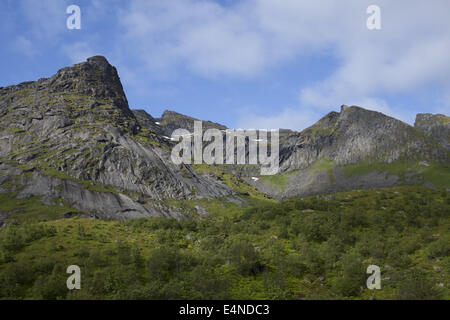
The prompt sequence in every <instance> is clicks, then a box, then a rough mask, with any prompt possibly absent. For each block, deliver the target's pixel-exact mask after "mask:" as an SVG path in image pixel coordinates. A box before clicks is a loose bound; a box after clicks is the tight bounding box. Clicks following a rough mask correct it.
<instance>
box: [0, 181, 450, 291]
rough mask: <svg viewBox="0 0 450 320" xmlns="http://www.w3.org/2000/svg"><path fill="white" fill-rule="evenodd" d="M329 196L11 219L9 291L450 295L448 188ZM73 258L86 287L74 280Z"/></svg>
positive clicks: (5, 245) (3, 267)
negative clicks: (161, 214) (377, 280)
mask: <svg viewBox="0 0 450 320" xmlns="http://www.w3.org/2000/svg"><path fill="white" fill-rule="evenodd" d="M327 199H329V200H325V197H309V198H305V199H303V200H301V199H294V200H288V201H283V202H275V201H260V202H259V203H256V202H255V203H254V204H253V206H251V207H249V206H244V205H237V204H223V203H220V201H218V200H217V201H215V202H212V203H186V204H185V205H186V206H187V207H189V206H191V207H192V206H195V205H197V204H201V205H204V206H208V205H209V206H210V207H209V209H210V215H208V216H206V217H196V218H192V219H184V220H175V219H168V218H153V219H143V220H135V221H127V222H118V221H100V220H92V219H81V218H71V219H62V220H54V221H45V222H39V223H33V224H27V223H25V224H22V225H20V226H14V225H10V226H8V227H7V228H6V229H2V230H0V298H14V299H23V298H25V299H35V298H44V299H56V298H62V299H116V298H120V299H223V298H227V299H299V298H306V299H311V298H325V299H337V298H343V299H368V298H370V297H375V298H376V299H395V298H402V299H409V298H411V299H414V298H416V299H417V298H418V299H426V298H440V299H449V298H450V291H449V289H448V283H449V280H450V274H449V272H450V257H449V253H450V241H449V240H450V239H449V228H450V219H449V214H450V193H449V192H447V191H434V190H430V189H426V188H422V187H396V188H388V189H380V190H357V191H352V192H344V193H338V194H335V195H332V196H331V197H328V198H327ZM213 209H214V210H213ZM73 264H75V265H78V266H80V268H81V272H82V274H81V277H82V284H81V287H82V289H81V290H75V291H69V290H67V288H66V279H67V277H68V275H67V274H66V273H65V271H66V268H67V266H69V265H73ZM370 264H375V265H378V266H379V267H380V268H381V272H382V278H383V279H384V280H382V289H381V290H374V291H371V290H368V289H367V288H366V286H365V281H366V279H367V277H368V275H367V274H366V273H365V271H366V268H367V266H368V265H370ZM441 284H442V287H441V286H440V285H441Z"/></svg>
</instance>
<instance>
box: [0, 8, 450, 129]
mask: <svg viewBox="0 0 450 320" xmlns="http://www.w3.org/2000/svg"><path fill="white" fill-rule="evenodd" d="M428 2H431V3H428ZM71 4H75V5H78V6H79V7H80V8H81V30H69V29H67V27H66V19H67V17H68V16H69V15H68V14H66V8H67V6H69V5H71ZM372 4H376V5H378V6H379V7H380V9H381V30H368V28H367V27H366V20H367V18H368V17H369V15H368V14H367V13H366V9H367V7H368V6H369V5H372ZM449 9H450V2H449V1H448V0H434V1H418V0H396V1H393V0H390V1H388V0H378V1H377V0H371V1H365V0H343V1H334V0H317V1H301V0H276V1H275V0H242V1H232V0H222V1H212V0H201V1H200V0H174V1H158V0H134V1H133V0H130V1H119V0H108V1H106V0H86V1H81V0H68V1H65V0H40V1H35V0H2V1H1V2H0V37H1V39H2V43H3V44H4V45H3V46H2V47H1V48H0V70H1V73H0V86H8V85H12V84H17V83H19V82H23V81H30V80H37V79H39V78H41V77H49V76H51V75H52V74H54V73H55V72H56V71H57V70H58V69H60V68H62V67H65V66H68V65H72V64H74V63H78V62H82V61H84V60H85V59H86V58H87V57H89V56H93V55H98V54H100V55H104V56H105V57H107V59H108V60H109V61H110V63H111V64H113V65H115V66H116V67H117V69H118V72H119V75H120V77H121V79H122V84H123V86H124V89H125V92H126V94H127V98H128V101H129V104H130V107H131V108H141V109H146V110H147V111H148V112H149V113H150V114H152V115H153V116H155V117H158V116H160V115H161V113H162V112H163V111H164V110H165V109H171V110H175V111H178V112H181V113H185V114H188V115H192V116H194V117H197V118H200V119H204V120H212V121H215V122H220V123H224V124H226V125H227V126H230V127H244V128H278V127H282V128H291V129H296V130H299V129H302V128H305V127H307V126H309V125H311V124H313V123H314V122H315V121H316V120H318V119H319V118H320V117H322V116H323V115H325V114H326V113H328V112H330V111H333V110H336V111H337V110H339V107H340V105H342V104H348V105H353V104H356V105H361V106H363V107H366V108H368V109H373V110H378V111H381V112H383V113H385V114H388V115H391V116H394V117H397V118H399V119H401V120H403V121H406V122H408V123H410V124H412V123H413V122H414V118H415V114H416V113H419V112H421V113H425V112H430V113H444V114H447V115H448V114H449V113H450V112H449V111H450V54H449V52H450V19H449V18H448V15H449V13H450V10H449Z"/></svg>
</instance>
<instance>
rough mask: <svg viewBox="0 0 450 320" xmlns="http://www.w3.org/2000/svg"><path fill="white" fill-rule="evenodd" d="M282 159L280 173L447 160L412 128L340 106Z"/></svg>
mask: <svg viewBox="0 0 450 320" xmlns="http://www.w3.org/2000/svg"><path fill="white" fill-rule="evenodd" d="M288 147H290V150H291V153H290V154H288V155H287V156H285V161H284V162H283V163H282V169H283V171H285V170H296V169H304V168H307V167H309V166H310V165H312V164H313V163H314V162H315V161H317V160H319V159H322V158H323V159H325V160H327V161H330V162H333V163H334V164H336V165H348V164H353V163H357V162H378V161H380V162H387V163H391V162H393V161H395V160H398V159H401V158H407V159H421V160H439V161H440V160H448V154H447V153H446V152H445V150H443V149H442V148H440V146H439V145H437V144H436V142H435V141H433V140H432V139H428V137H426V136H424V135H423V134H420V132H418V131H417V130H415V129H414V128H413V127H411V126H409V125H408V124H406V123H404V122H401V121H399V120H397V119H394V118H391V117H388V116H386V115H384V114H382V113H379V112H375V111H369V110H366V109H363V108H360V107H356V106H352V107H348V106H342V107H341V112H340V113H337V112H331V113H329V114H327V115H326V116H325V117H323V118H322V119H321V120H319V121H318V122H317V123H316V124H314V125H313V126H311V127H309V128H307V129H305V130H303V131H302V132H301V133H300V134H299V135H298V139H297V140H296V141H295V143H294V144H293V145H291V146H289V145H285V146H283V149H287V148H288Z"/></svg>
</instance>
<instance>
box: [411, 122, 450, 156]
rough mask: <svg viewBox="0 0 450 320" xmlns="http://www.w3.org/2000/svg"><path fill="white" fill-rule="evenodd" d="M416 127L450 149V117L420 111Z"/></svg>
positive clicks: (415, 123)
mask: <svg viewBox="0 0 450 320" xmlns="http://www.w3.org/2000/svg"><path fill="white" fill-rule="evenodd" d="M414 127H415V128H416V129H417V130H420V131H422V132H423V133H425V134H426V135H428V136H430V137H432V138H434V139H435V140H436V141H438V142H439V143H440V144H441V145H442V146H443V147H444V148H446V149H447V150H450V117H448V116H446V115H443V114H431V113H419V114H417V116H416V121H415V122H414Z"/></svg>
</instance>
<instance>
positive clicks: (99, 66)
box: [0, 56, 234, 219]
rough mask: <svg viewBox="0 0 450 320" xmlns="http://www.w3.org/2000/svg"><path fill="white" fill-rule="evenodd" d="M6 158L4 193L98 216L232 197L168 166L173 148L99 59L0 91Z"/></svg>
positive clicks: (0, 187) (166, 210) (1, 173)
mask: <svg viewBox="0 0 450 320" xmlns="http://www.w3.org/2000/svg"><path fill="white" fill-rule="evenodd" d="M140 121H141V122H142V125H140V124H139V122H140ZM0 159H1V160H0V192H1V193H4V194H5V193H6V194H9V195H10V196H11V197H14V198H18V199H25V198H30V197H37V198H40V199H41V201H42V202H44V203H45V204H46V205H54V206H61V207H68V208H72V209H74V210H78V211H82V212H85V213H88V214H89V215H90V216H96V217H100V218H114V219H124V218H137V217H146V216H164V215H170V216H180V213H179V212H178V211H177V208H171V207H169V206H167V205H166V204H165V202H164V201H165V200H166V199H179V200H181V199H212V198H218V197H228V196H231V197H233V194H234V193H233V191H232V190H231V189H229V188H228V187H227V186H225V185H224V184H222V183H220V182H217V181H215V180H211V179H209V178H208V177H204V176H200V175H198V174H196V173H195V172H194V171H193V170H192V169H191V168H190V167H189V166H185V165H181V166H175V165H173V164H172V162H171V161H169V160H170V144H169V143H168V142H167V140H166V139H165V138H163V137H161V136H160V135H159V132H158V131H156V132H155V131H152V130H151V129H149V128H146V123H145V122H143V121H142V117H139V116H138V117H136V116H135V113H133V112H132V111H131V110H130V108H129V106H128V102H127V99H126V97H125V94H124V92H123V88H122V84H121V82H120V79H119V76H118V74H117V71H116V69H115V68H114V67H113V66H111V65H110V64H109V63H108V61H107V60H106V59H105V58H104V57H99V56H97V57H92V58H89V59H87V61H86V62H84V63H80V64H76V65H74V66H72V67H68V68H63V69H61V70H59V71H58V72H57V73H56V74H55V75H54V76H52V77H51V78H48V79H40V80H38V81H36V82H26V83H22V84H19V85H16V86H10V87H6V88H0ZM0 210H1V209H0Z"/></svg>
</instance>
